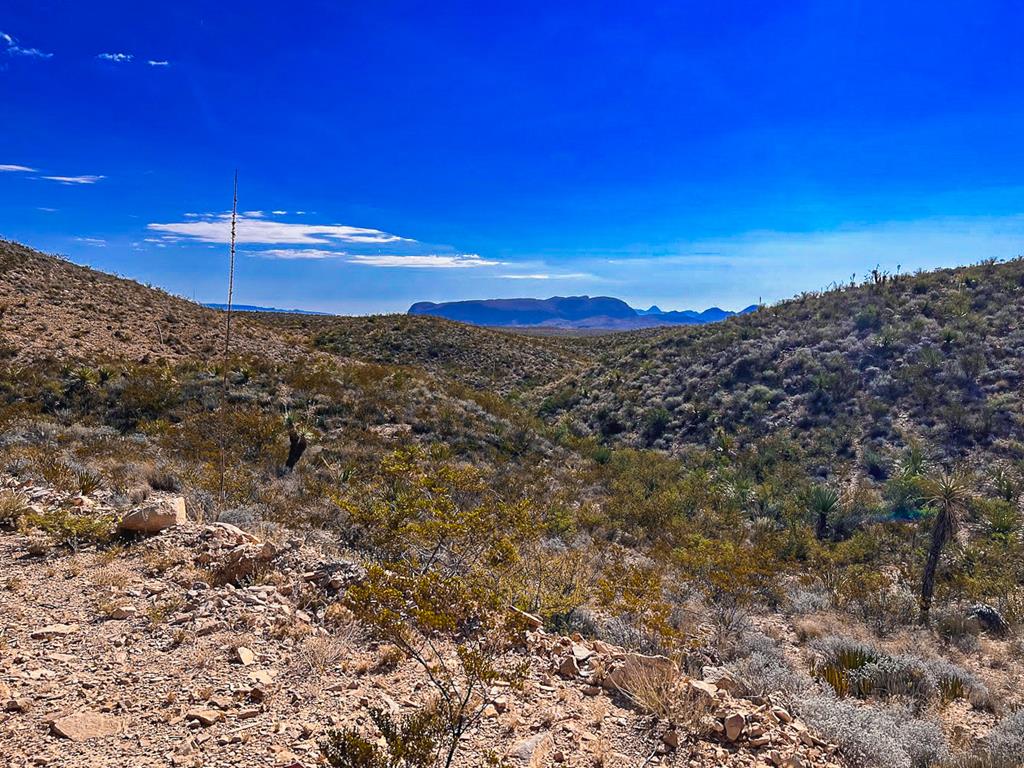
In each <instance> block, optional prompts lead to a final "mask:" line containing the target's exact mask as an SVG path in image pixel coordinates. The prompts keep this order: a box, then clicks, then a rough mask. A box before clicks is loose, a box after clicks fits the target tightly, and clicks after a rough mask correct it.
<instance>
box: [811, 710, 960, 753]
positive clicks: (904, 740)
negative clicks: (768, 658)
mask: <svg viewBox="0 0 1024 768" xmlns="http://www.w3.org/2000/svg"><path fill="white" fill-rule="evenodd" d="M797 708H798V710H799V713H800V716H801V717H802V718H803V720H804V722H805V723H807V725H808V726H809V727H810V728H812V729H813V730H814V732H815V733H817V734H819V735H820V736H821V738H823V739H826V740H827V741H829V742H832V743H834V744H837V745H838V746H839V748H840V749H841V750H842V752H843V756H844V757H845V758H846V759H847V760H849V761H850V762H851V763H852V764H853V765H855V766H858V768H928V766H932V765H935V764H937V763H939V762H940V761H942V760H944V759H945V758H946V756H947V754H948V747H947V745H946V740H945V737H944V736H943V733H942V728H941V727H940V726H939V725H938V724H936V723H934V722H932V721H930V720H922V719H919V718H917V717H915V716H914V714H913V713H912V712H908V711H907V710H905V709H900V708H882V707H876V706H857V705H856V704H853V703H851V702H849V701H844V700H842V699H839V698H836V697H835V696H831V695H820V696H814V697H812V698H809V699H805V700H803V701H801V702H800V703H799V705H798V707H797Z"/></svg>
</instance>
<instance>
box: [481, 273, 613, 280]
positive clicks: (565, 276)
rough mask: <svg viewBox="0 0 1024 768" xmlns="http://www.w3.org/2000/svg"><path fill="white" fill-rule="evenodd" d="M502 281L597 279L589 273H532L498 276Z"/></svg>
mask: <svg viewBox="0 0 1024 768" xmlns="http://www.w3.org/2000/svg"><path fill="white" fill-rule="evenodd" d="M498 277H500V278H501V279H503V280H594V279H597V275H592V274H590V273H589V272H562V273H552V272H533V273H530V274H523V275H515V274H510V275H498Z"/></svg>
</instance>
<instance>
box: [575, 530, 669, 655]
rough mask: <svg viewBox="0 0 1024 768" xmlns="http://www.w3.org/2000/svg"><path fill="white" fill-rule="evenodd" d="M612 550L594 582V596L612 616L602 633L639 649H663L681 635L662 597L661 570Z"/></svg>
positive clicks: (655, 564)
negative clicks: (607, 561)
mask: <svg viewBox="0 0 1024 768" xmlns="http://www.w3.org/2000/svg"><path fill="white" fill-rule="evenodd" d="M628 557H629V554H628V553H624V552H622V551H618V550H616V551H615V552H614V553H613V555H612V558H611V561H610V562H609V563H608V564H607V565H606V566H605V568H604V570H603V572H602V573H601V575H600V577H599V578H598V579H597V581H596V584H595V596H596V599H597V603H598V605H600V606H601V608H603V609H604V610H605V611H606V612H607V613H608V614H609V615H610V616H612V617H613V618H612V620H610V621H606V622H604V624H603V625H602V628H601V634H602V636H603V637H604V638H605V639H606V640H608V641H609V642H612V643H616V644H619V645H623V646H624V647H626V648H630V649H632V650H637V651H641V652H643V653H666V652H670V651H671V650H672V649H674V648H676V647H677V646H678V645H679V644H680V643H681V642H682V641H683V640H684V638H685V635H684V633H683V632H682V631H681V629H680V628H679V626H678V625H677V623H676V622H674V621H673V617H674V606H673V604H672V603H670V602H669V601H668V600H666V598H665V587H664V583H665V571H664V568H663V567H661V566H659V565H658V564H657V563H654V562H651V561H642V560H634V561H629V560H627V559H626V558H628Z"/></svg>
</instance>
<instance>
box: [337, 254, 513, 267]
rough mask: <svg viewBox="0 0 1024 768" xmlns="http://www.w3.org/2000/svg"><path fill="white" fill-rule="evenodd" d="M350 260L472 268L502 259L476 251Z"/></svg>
mask: <svg viewBox="0 0 1024 768" xmlns="http://www.w3.org/2000/svg"><path fill="white" fill-rule="evenodd" d="M349 261H351V262H352V263H354V264H364V265H366V266H368V267H406V268H413V269H471V268H473V267H493V266H497V265H498V264H501V262H500V261H489V260H487V259H482V258H480V256H479V255H477V254H475V253H452V254H446V253H425V254H408V255H407V254H353V255H351V256H349Z"/></svg>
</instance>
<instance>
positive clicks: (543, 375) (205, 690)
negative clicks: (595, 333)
mask: <svg viewBox="0 0 1024 768" xmlns="http://www.w3.org/2000/svg"><path fill="white" fill-rule="evenodd" d="M2 253H3V261H2V265H3V271H2V273H0V296H2V297H3V299H2V306H3V312H4V314H3V317H2V323H3V326H2V328H3V334H4V335H3V343H4V355H3V358H2V360H0V615H2V616H3V617H5V618H4V620H2V621H0V743H2V744H3V745H4V747H3V748H2V749H4V750H6V752H5V755H4V756H5V758H9V759H8V762H9V763H10V764H11V765H13V766H19V767H20V766H25V767H26V768H27V767H28V766H37V765H54V766H56V765H61V766H63V765H70V766H83V767H84V766H94V765H111V766H113V765H124V764H129V763H130V764H152V765H171V766H207V765H225V766H234V765H237V766H243V765H244V766H248V765H284V766H302V767H303V768H313V766H320V765H325V764H326V765H330V766H337V767H340V768H380V767H381V766H409V767H412V766H416V767H417V768H428V766H430V767H433V766H447V765H457V766H466V767H469V766H486V765H508V766H531V767H532V768H539V767H540V766H545V767H548V768H550V767H552V766H558V765H570V766H594V767H595V768H597V767H601V766H607V767H609V768H610V767H611V766H620V765H621V766H636V768H646V766H651V765H674V766H702V765H732V766H768V765H775V766H787V767H788V768H796V767H798V766H819V765H820V766H825V765H838V766H851V767H853V768H890V767H891V768H924V767H925V766H934V767H936V768H973V767H974V766H977V767H978V768H1010V766H1017V765H1020V764H1022V762H1024V739H1022V737H1021V733H1022V729H1021V717H1022V716H1021V711H1022V707H1024V696H1022V694H1021V688H1020V682H1021V680H1022V679H1024V664H1022V662H1021V659H1020V656H1021V655H1020V649H1021V639H1020V637H1021V636H1020V631H1021V626H1022V623H1024V569H1022V563H1024V542H1022V526H1021V512H1022V507H1021V505H1022V498H1024V465H1022V463H1021V458H1022V456H1024V454H1022V452H1021V441H1022V440H1024V437H1022V431H1021V424H1022V421H1021V420H1022V417H1024V414H1022V405H1021V400H1020V395H1019V391H1018V389H1019V388H1018V387H1017V386H1016V383H1017V381H1018V377H1019V375H1020V374H1019V372H1021V371H1022V370H1024V359H1022V358H1024V344H1022V341H1024V340H1022V339H1021V338H1020V334H1021V330H1020V323H1019V322H1018V319H1017V318H1018V315H1019V314H1020V312H1019V310H1020V309H1021V301H1022V300H1021V292H1022V291H1024V284H1022V275H1024V267H1022V262H1020V261H1013V262H1008V263H1000V264H996V263H986V264H981V265H978V266H974V267H967V268H962V269H958V270H940V271H936V272H929V273H922V274H918V275H912V276H901V277H898V278H893V277H891V276H884V275H877V276H875V277H873V278H871V279H869V281H868V282H867V283H866V284H858V285H854V286H844V287H841V288H837V289H835V290H831V291H828V292H825V293H822V294H816V295H806V296H801V297H797V298H795V299H793V300H790V301H788V302H783V303H782V304H779V305H778V306H774V307H768V308H762V309H760V310H758V311H756V312H754V313H752V314H749V315H745V316H742V317H736V318H731V319H728V320H726V321H724V322H722V323H720V324H716V325H713V326H704V327H700V328H691V329H673V330H644V331H636V332H631V333H626V334H611V335H606V336H601V337H585V338H573V337H567V336H559V337H557V338H535V337H529V336H522V335H515V334H507V333H503V332H498V331H492V330H488V329H481V328H469V327H466V326H461V325H458V324H456V323H451V322H448V321H443V320H438V319H434V318H419V317H403V318H394V317H376V318H332V317H310V316H298V315H273V316H270V315H267V316H263V315H259V316H257V315H245V316H242V317H241V318H239V321H238V324H237V326H236V327H238V328H239V333H238V334H237V336H236V337H235V341H234V342H233V345H232V349H231V350H230V355H229V357H228V369H227V370H226V371H225V370H224V369H223V368H222V367H221V366H222V359H221V356H220V354H219V350H220V349H221V344H222V343H223V336H222V333H223V325H222V322H221V321H222V319H223V315H222V314H221V313H217V312H214V311H212V310H207V309H204V308H202V307H199V306H198V305H195V304H192V303H190V302H187V301H184V300H181V299H178V298H175V297H172V296H169V295H167V294H165V293H163V292H161V291H159V290H157V289H152V288H147V287H144V286H140V285H138V284H137V283H133V282H131V281H127V280H122V279H119V278H114V277H111V276H108V275H103V274H100V273H97V272H95V271H92V270H89V269H87V268H85V267H80V266H76V265H73V264H71V263H69V262H67V261H64V260H61V259H58V258H55V257H50V256H46V255H43V254H39V253H37V252H35V251H32V250H31V249H29V248H27V247H24V246H20V245H15V244H4V245H3V251H2ZM169 315H170V316H173V318H174V322H173V323H172V321H171V320H170V319H169V318H168V316H169ZM172 329H173V330H172ZM225 381H226V385H225V383H224V382H225Z"/></svg>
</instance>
